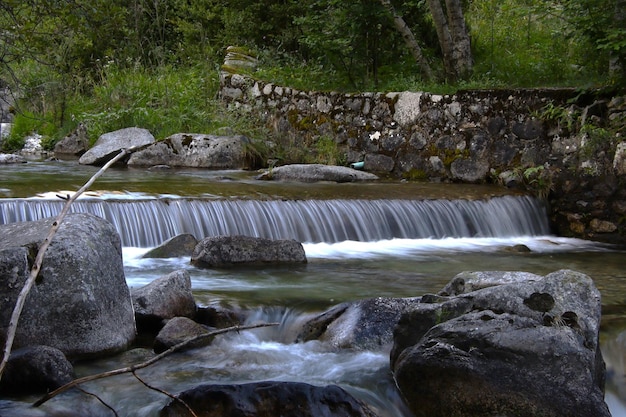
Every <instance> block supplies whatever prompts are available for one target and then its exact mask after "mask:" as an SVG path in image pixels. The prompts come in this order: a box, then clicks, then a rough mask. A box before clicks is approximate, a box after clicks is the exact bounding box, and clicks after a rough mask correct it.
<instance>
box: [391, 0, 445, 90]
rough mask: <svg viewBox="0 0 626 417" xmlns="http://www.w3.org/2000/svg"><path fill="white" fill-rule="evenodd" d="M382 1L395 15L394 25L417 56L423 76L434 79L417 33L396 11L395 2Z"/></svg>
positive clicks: (414, 55)
mask: <svg viewBox="0 0 626 417" xmlns="http://www.w3.org/2000/svg"><path fill="white" fill-rule="evenodd" d="M380 3H381V4H382V5H383V7H384V8H385V9H386V10H387V12H388V13H389V14H390V15H391V16H393V23H394V26H395V27H396V29H397V30H398V32H400V34H401V35H402V38H403V39H404V42H405V43H406V46H407V48H409V51H410V52H411V55H413V58H415V62H417V65H418V66H419V68H420V71H421V72H422V76H423V77H424V80H425V81H431V80H432V79H433V71H432V69H431V68H430V64H429V63H428V61H427V60H426V59H425V58H424V54H423V53H422V48H421V47H420V45H419V43H418V42H417V39H415V35H413V31H412V30H411V28H410V27H409V25H407V23H406V22H405V21H404V19H403V18H402V16H400V14H398V13H397V12H396V9H395V8H394V7H393V4H391V1H390V0H380Z"/></svg>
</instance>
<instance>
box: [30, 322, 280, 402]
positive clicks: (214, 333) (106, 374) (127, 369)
mask: <svg viewBox="0 0 626 417" xmlns="http://www.w3.org/2000/svg"><path fill="white" fill-rule="evenodd" d="M279 324H280V323H259V324H252V325H249V326H234V327H227V328H224V329H219V330H215V331H212V332H210V333H206V334H201V335H199V336H196V337H192V338H191V339H187V340H185V341H183V342H180V343H178V344H177V345H174V346H172V347H171V348H169V349H168V350H166V351H164V352H162V353H160V354H158V355H156V356H154V357H152V358H150V359H148V360H147V361H145V362H142V363H139V364H136V365H131V366H127V367H124V368H119V369H114V370H112V371H107V372H102V373H99V374H94V375H88V376H84V377H82V378H78V379H75V380H73V381H72V382H69V383H67V384H65V385H63V386H62V387H59V388H57V389H55V390H54V391H52V392H50V393H48V394H46V395H44V396H43V397H42V398H40V399H39V400H37V401H36V402H35V403H34V404H33V406H34V407H39V406H40V405H42V404H43V403H45V402H46V401H48V400H50V399H51V398H54V397H56V396H57V395H59V394H61V393H63V392H65V391H67V390H68V389H70V388H72V387H75V386H76V385H80V384H83V383H85V382H89V381H95V380H97V379H102V378H108V377H110V376H115V375H121V374H127V373H134V372H135V371H137V370H139V369H143V368H146V367H148V366H150V365H152V364H153V363H155V362H157V361H160V360H161V359H163V358H164V357H166V356H168V355H171V354H172V353H174V352H178V351H180V350H183V349H185V348H187V347H189V346H190V345H192V344H194V343H196V342H198V341H201V340H204V339H209V338H211V337H213V336H217V335H219V334H223V333H227V332H232V331H237V332H238V331H240V330H249V329H256V328H259V327H270V326H278V325H279Z"/></svg>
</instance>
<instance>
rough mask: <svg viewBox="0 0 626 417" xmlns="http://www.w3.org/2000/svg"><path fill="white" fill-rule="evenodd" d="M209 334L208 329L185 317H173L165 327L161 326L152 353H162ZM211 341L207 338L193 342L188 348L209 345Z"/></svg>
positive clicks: (210, 338)
mask: <svg viewBox="0 0 626 417" xmlns="http://www.w3.org/2000/svg"><path fill="white" fill-rule="evenodd" d="M209 333H210V331H209V329H207V328H206V327H205V326H203V325H201V324H199V323H196V322H195V321H193V320H191V319H188V318H186V317H174V318H173V319H171V320H168V321H167V323H166V324H165V326H163V328H162V329H161V331H160V332H159V333H158V334H157V336H156V338H155V339H154V352H155V353H161V352H164V351H166V350H168V349H169V348H171V347H172V346H175V345H177V344H179V343H182V342H184V341H186V340H189V339H192V338H194V337H198V336H202V335H205V334H209ZM212 340H213V338H212V337H207V338H205V339H201V340H198V341H196V342H193V343H192V344H190V345H189V347H201V346H206V345H209V344H210V343H211V342H212Z"/></svg>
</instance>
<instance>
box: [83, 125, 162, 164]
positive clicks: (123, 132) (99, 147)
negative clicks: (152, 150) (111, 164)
mask: <svg viewBox="0 0 626 417" xmlns="http://www.w3.org/2000/svg"><path fill="white" fill-rule="evenodd" d="M151 143H154V136H152V133H150V132H149V131H148V130H146V129H141V128H138V127H129V128H126V129H120V130H116V131H114V132H109V133H105V134H103V135H102V136H100V137H99V138H98V140H97V141H96V143H95V144H94V145H93V147H92V148H91V149H89V150H88V151H87V152H85V153H84V154H83V155H82V156H81V157H80V159H79V160H78V163H79V164H82V165H104V164H106V163H107V162H108V161H110V160H111V159H113V158H114V157H115V156H116V155H117V154H118V153H120V151H121V150H122V149H131V148H140V147H142V146H145V145H149V144H151Z"/></svg>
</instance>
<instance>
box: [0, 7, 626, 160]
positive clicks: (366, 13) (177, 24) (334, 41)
mask: <svg viewBox="0 0 626 417" xmlns="http://www.w3.org/2000/svg"><path fill="white" fill-rule="evenodd" d="M432 1H433V0H430V1H428V2H426V1H423V0H406V1H399V0H394V1H392V2H390V3H391V6H393V9H394V10H395V13H396V14H397V15H399V16H401V17H402V18H403V20H404V21H405V22H406V24H407V25H408V27H409V28H410V29H411V31H412V33H413V34H414V36H415V38H416V39H417V41H418V42H419V44H420V45H421V47H422V51H423V54H424V57H425V59H426V61H427V62H428V63H429V65H430V66H431V67H432V69H433V73H434V74H435V79H434V80H428V81H426V80H425V79H424V77H423V76H422V75H421V74H420V71H419V69H418V66H417V63H416V62H415V59H414V57H413V56H412V55H411V53H410V52H409V51H408V49H407V47H406V44H405V42H404V40H403V38H402V35H401V34H400V32H398V31H397V30H396V28H395V27H394V22H393V16H392V15H391V14H390V13H389V11H388V9H385V8H384V6H383V3H384V2H378V1H374V0H360V1H356V2H344V1H340V0H301V1H292V0H282V1H278V0H260V1H255V2H250V1H244V0H227V1H221V2H215V1H213V0H198V1H193V2H188V1H184V0H150V1H148V0H131V1H123V0H114V1H110V0H95V1H89V2H87V1H86V0H71V1H67V2H58V1H54V0H27V1H16V0H9V1H7V0H2V1H0V5H2V8H0V27H3V28H6V29H3V31H2V32H1V33H0V45H1V46H2V51H3V54H2V55H0V82H1V83H4V84H6V85H8V86H9V87H10V89H11V91H13V92H14V93H15V95H16V97H17V99H16V101H15V103H14V106H13V109H12V110H13V112H14V113H15V115H14V126H13V130H12V134H11V136H10V137H9V138H8V139H5V140H4V141H3V142H2V149H3V150H4V151H11V150H14V149H19V148H20V147H21V145H22V143H23V140H24V137H25V136H26V135H27V134H30V133H33V132H37V133H39V134H41V135H43V137H44V143H45V145H46V146H47V147H49V148H51V147H52V146H53V145H54V143H55V142H56V141H58V140H59V139H61V138H62V137H63V136H65V135H66V134H68V133H69V132H71V131H72V130H74V129H75V128H76V126H77V125H78V124H79V123H83V124H85V125H86V126H87V129H88V133H89V138H90V140H91V141H95V140H96V139H97V138H98V136H99V135H100V134H102V133H104V132H107V131H112V130H116V129H120V128H123V127H128V126H139V127H143V128H146V129H149V130H150V131H151V132H152V133H153V134H154V135H155V137H157V138H158V139H162V138H165V137H167V136H168V135H170V134H172V133H175V132H183V131H186V132H203V133H215V132H219V129H220V128H222V127H230V128H232V129H233V130H235V131H237V132H238V133H243V134H246V135H248V136H250V137H252V138H256V139H266V138H267V137H269V136H270V135H271V132H269V131H266V129H264V128H263V127H262V125H261V124H259V123H256V122H255V120H254V115H252V114H236V113H234V112H233V111H226V109H224V108H223V106H222V105H221V103H220V102H219V101H218V100H217V90H218V87H219V69H220V66H221V65H222V63H223V61H224V54H225V49H226V47H228V46H229V45H238V46H241V47H243V48H245V49H246V50H247V51H249V52H250V53H251V54H253V55H255V56H257V58H258V59H259V65H258V68H257V69H256V71H255V72H254V73H253V74H251V75H253V76H255V77H258V78H261V79H264V80H267V81H273V82H276V83H280V84H283V85H287V86H291V87H295V88H298V89H302V90H335V91H342V92H355V91H404V90H414V91H419V90H422V91H424V90H426V91H433V92H439V93H452V92H454V91H456V90H457V89H459V88H463V89H467V88H517V87H524V88H533V87H576V88H581V89H584V88H598V87H602V88H621V87H623V85H624V67H625V55H626V29H625V27H624V13H625V12H624V10H626V7H624V6H625V3H626V1H625V0H579V1H575V2H574V1H567V0H560V1H559V0H557V1H545V0H521V1H513V0H474V1H466V2H463V3H462V5H463V11H464V15H465V21H466V23H467V28H468V31H469V34H470V38H471V53H472V56H473V71H472V73H471V74H470V75H469V76H467V77H465V78H463V79H460V80H457V81H456V82H454V83H450V82H447V80H446V79H445V77H443V76H442V75H441V74H443V73H444V71H443V66H442V63H441V51H440V47H439V42H438V38H437V33H436V30H435V26H434V24H433V19H432V16H431V14H430V13H429V7H428V3H430V2H432Z"/></svg>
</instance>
